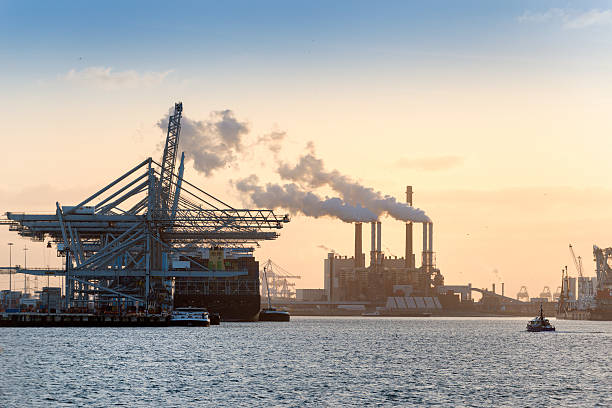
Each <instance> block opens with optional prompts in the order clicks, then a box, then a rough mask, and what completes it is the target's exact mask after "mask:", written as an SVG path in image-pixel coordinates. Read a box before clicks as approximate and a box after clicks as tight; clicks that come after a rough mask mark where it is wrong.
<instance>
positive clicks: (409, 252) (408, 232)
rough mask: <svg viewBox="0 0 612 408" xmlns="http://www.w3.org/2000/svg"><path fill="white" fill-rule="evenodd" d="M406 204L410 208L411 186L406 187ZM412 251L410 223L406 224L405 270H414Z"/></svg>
mask: <svg viewBox="0 0 612 408" xmlns="http://www.w3.org/2000/svg"><path fill="white" fill-rule="evenodd" d="M406 203H407V204H408V205H409V206H411V207H412V186H406ZM413 258H414V253H413V250H412V222H407V223H406V268H414V259H413Z"/></svg>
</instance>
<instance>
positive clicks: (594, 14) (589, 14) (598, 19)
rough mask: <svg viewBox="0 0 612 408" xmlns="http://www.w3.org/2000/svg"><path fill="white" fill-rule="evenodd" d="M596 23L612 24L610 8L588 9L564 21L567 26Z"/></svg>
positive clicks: (581, 26) (588, 25)
mask: <svg viewBox="0 0 612 408" xmlns="http://www.w3.org/2000/svg"><path fill="white" fill-rule="evenodd" d="M598 25H612V10H597V9H593V10H589V11H586V12H584V13H582V14H579V15H576V16H574V17H573V18H570V19H568V20H567V21H566V22H565V27H567V28H584V27H590V26H598Z"/></svg>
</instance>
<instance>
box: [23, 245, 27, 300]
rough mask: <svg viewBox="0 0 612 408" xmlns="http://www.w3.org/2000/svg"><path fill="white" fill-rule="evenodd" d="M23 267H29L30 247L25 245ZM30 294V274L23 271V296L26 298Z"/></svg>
mask: <svg viewBox="0 0 612 408" xmlns="http://www.w3.org/2000/svg"><path fill="white" fill-rule="evenodd" d="M23 269H24V270H26V269H28V247H27V246H25V245H24V246H23ZM27 294H28V275H27V274H26V273H25V271H24V273H23V297H24V298H25V297H26V295H27Z"/></svg>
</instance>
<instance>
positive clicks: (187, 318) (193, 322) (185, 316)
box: [170, 307, 210, 327]
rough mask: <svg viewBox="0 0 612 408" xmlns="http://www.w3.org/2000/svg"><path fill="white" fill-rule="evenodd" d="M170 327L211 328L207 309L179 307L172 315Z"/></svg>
mask: <svg viewBox="0 0 612 408" xmlns="http://www.w3.org/2000/svg"><path fill="white" fill-rule="evenodd" d="M170 326H206V327H207V326H210V319H209V317H208V312H207V311H206V309H203V308H199V307H179V308H176V309H174V310H173V311H172V315H170Z"/></svg>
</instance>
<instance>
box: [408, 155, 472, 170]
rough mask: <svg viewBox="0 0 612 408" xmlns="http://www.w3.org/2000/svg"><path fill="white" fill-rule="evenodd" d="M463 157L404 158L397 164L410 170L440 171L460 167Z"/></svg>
mask: <svg viewBox="0 0 612 408" xmlns="http://www.w3.org/2000/svg"><path fill="white" fill-rule="evenodd" d="M464 160H465V159H464V158H463V157H461V156H437V157H421V158H409V157H404V158H401V159H399V160H398V161H397V162H396V165H397V166H398V167H404V168H409V169H416V170H424V171H440V170H448V169H450V168H453V167H456V166H459V165H460V164H462V163H463V162H464Z"/></svg>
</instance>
